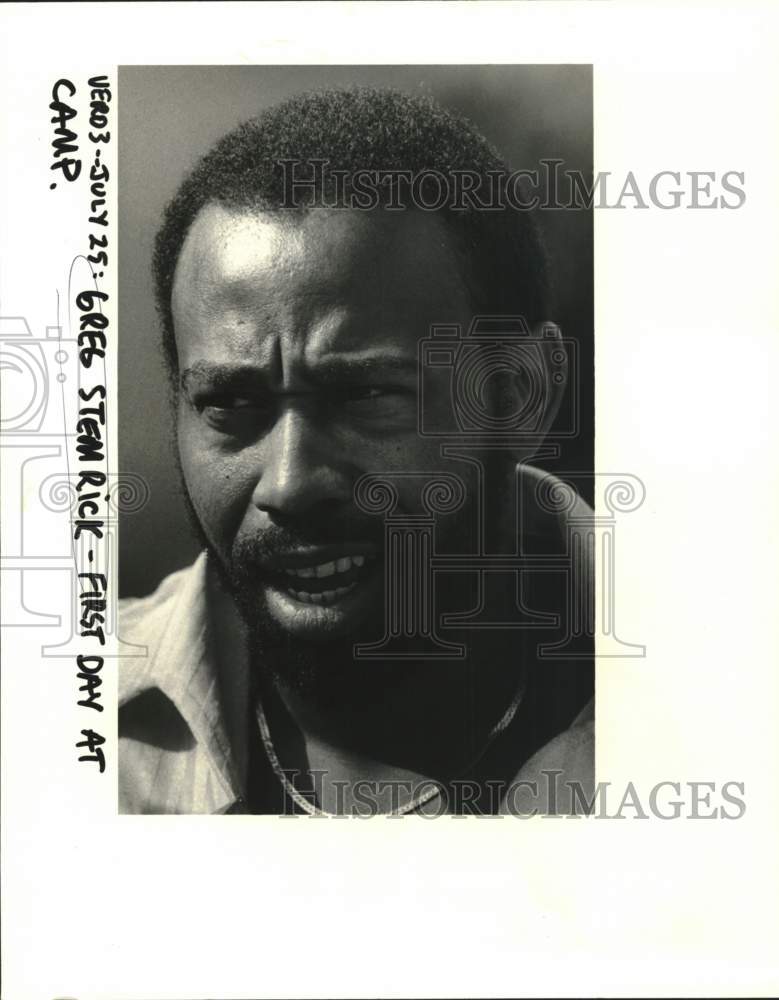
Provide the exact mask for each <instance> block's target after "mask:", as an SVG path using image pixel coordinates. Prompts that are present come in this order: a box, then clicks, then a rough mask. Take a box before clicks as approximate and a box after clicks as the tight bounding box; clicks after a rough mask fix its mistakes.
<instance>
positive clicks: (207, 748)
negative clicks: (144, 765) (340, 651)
mask: <svg viewBox="0 0 779 1000" xmlns="http://www.w3.org/2000/svg"><path fill="white" fill-rule="evenodd" d="M215 589H217V588H216V583H215V581H214V580H213V570H212V569H211V568H210V562H209V558H208V554H207V553H206V552H203V553H201V555H200V556H199V557H198V558H197V560H196V561H195V562H194V563H193V565H192V566H191V567H190V568H189V569H187V570H184V571H183V572H182V574H181V582H180V586H179V588H178V590H177V592H176V593H175V595H174V597H173V599H172V601H170V602H169V603H167V604H166V607H165V609H164V614H165V616H166V619H165V620H164V622H160V623H159V625H160V626H161V627H159V628H157V629H154V630H153V632H152V630H149V631H150V632H151V634H150V635H149V636H148V645H147V652H148V656H147V658H146V661H145V663H144V665H143V666H142V667H141V668H140V669H133V670H132V671H120V690H119V705H120V707H121V706H122V705H123V704H125V703H126V702H128V701H130V700H131V699H133V698H135V697H137V696H138V695H140V694H142V693H143V692H144V691H148V690H150V689H152V688H157V689H158V690H160V691H161V692H162V693H163V694H164V695H166V696H167V697H168V698H169V699H170V701H171V702H172V703H173V705H175V707H176V708H177V709H178V711H179V713H180V714H181V716H182V718H183V719H184V721H185V722H186V723H187V725H188V726H189V728H190V730H191V732H192V736H193V737H194V740H195V741H196V744H197V746H198V747H199V748H200V749H201V750H202V752H203V753H204V754H205V757H206V762H207V764H208V765H210V767H209V769H210V770H211V771H212V774H213V777H214V779H215V780H216V786H217V788H218V789H219V790H220V793H221V794H220V796H219V798H220V800H221V801H219V802H217V803H215V806H216V809H215V811H225V809H227V808H229V807H230V806H231V805H232V804H233V803H235V802H236V801H237V800H238V799H239V798H240V796H241V790H242V788H243V786H244V783H245V761H246V752H245V749H246V748H245V743H246V733H245V732H244V729H243V727H240V726H236V725H235V713H234V712H231V711H230V710H229V706H230V705H235V704H241V703H242V702H243V703H244V704H245V703H246V702H245V697H246V690H247V688H246V685H247V680H248V662H247V656H246V646H245V642H243V641H242V640H243V632H242V629H241V628H240V627H239V628H237V629H236V628H234V627H233V626H235V624H236V622H235V620H236V619H237V612H236V611H235V609H234V606H232V603H231V602H230V604H229V607H228V605H227V599H226V598H225V595H224V594H221V595H215V593H214V591H215ZM215 597H216V599H215ZM225 612H226V613H227V618H228V621H225ZM230 619H232V620H230ZM228 634H232V635H233V639H232V641H230V642H229V646H230V649H229V655H230V661H231V662H230V663H229V669H223V670H220V660H221V662H222V663H225V664H226V658H225V657H224V656H222V657H218V656H217V650H219V649H220V648H221V646H222V644H223V641H224V639H225V636H226V635H228ZM143 638H147V637H146V636H144V637H143ZM128 675H129V676H128ZM226 709H227V711H226ZM231 723H232V725H231Z"/></svg>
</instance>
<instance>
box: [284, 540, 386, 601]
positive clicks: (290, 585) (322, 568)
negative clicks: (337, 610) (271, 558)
mask: <svg viewBox="0 0 779 1000" xmlns="http://www.w3.org/2000/svg"><path fill="white" fill-rule="evenodd" d="M377 562H378V558H377V556H376V555H375V554H369V553H365V554H361V555H344V556H340V557H338V558H337V559H331V560H329V561H327V562H321V563H312V564H311V565H310V566H301V565H297V566H286V567H283V568H280V569H278V570H276V572H275V573H274V576H273V582H274V584H275V586H276V587H277V588H278V589H280V590H283V591H284V592H285V593H286V594H288V595H289V596H290V597H292V598H293V599H294V600H296V601H298V602H299V603H301V604H316V605H319V606H321V607H330V606H332V605H334V604H337V603H338V602H339V601H341V600H342V599H343V598H345V597H346V596H347V595H349V594H351V593H352V591H354V590H356V589H357V588H358V587H359V585H360V583H361V582H363V581H364V580H366V579H367V578H368V577H369V576H371V574H372V572H373V570H374V569H375V567H376V564H377Z"/></svg>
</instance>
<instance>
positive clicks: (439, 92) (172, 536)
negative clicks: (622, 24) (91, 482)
mask: <svg viewBox="0 0 779 1000" xmlns="http://www.w3.org/2000/svg"><path fill="white" fill-rule="evenodd" d="M351 84H370V85H376V86H391V87H395V88H397V89H399V90H403V91H407V92H410V93H416V94H423V95H424V94H427V95H430V96H432V97H434V98H435V99H436V100H437V101H438V102H439V103H440V104H442V105H443V106H444V107H445V108H449V109H451V110H453V111H455V112H459V113H460V114H463V115H465V116H466V117H468V118H470V119H471V120H472V121H473V122H474V124H475V125H476V127H477V128H478V129H479V131H481V132H482V134H483V135H485V137H486V138H487V139H488V140H490V141H491V142H492V143H493V144H494V145H495V146H496V147H497V149H498V151H499V152H500V153H501V155H502V156H503V158H504V159H505V160H506V161H507V163H508V164H509V165H510V166H511V167H512V168H513V169H529V170H532V169H536V168H538V166H539V161H540V160H541V159H561V160H563V161H564V163H563V169H567V170H578V171H581V172H582V173H584V174H585V175H589V174H590V173H591V170H592V73H591V68H590V67H589V66H434V67H428V66H401V67H382V66H376V67H369V66H367V67H353V66H348V67H341V66H333V67H324V66H310V67H308V66H289V67H279V66H267V67H265V66H255V67H200V66H198V67H123V68H122V69H121V70H120V75H119V164H120V175H119V217H120V230H119V271H120V282H119V427H120V467H121V470H122V472H123V473H125V474H135V475H139V476H142V477H143V479H144V480H145V481H146V483H147V484H148V489H149V496H148V501H147V502H146V503H145V505H144V506H143V507H142V508H140V509H139V510H138V511H137V512H136V513H134V514H126V515H125V516H124V518H123V521H122V525H121V535H120V594H121V596H134V595H141V594H146V593H148V592H150V591H151V590H152V589H153V588H154V587H155V586H156V584H157V583H158V582H159V581H160V580H161V579H162V578H163V577H164V576H165V575H166V574H167V573H169V572H171V571H173V570H175V569H178V568H179V567H181V566H184V565H186V564H188V563H189V562H191V561H192V559H193V558H194V556H195V555H196V553H197V551H198V543H197V541H196V540H195V539H194V537H193V536H192V535H191V533H190V531H189V528H188V522H187V518H186V514H185V508H184V503H183V500H182V498H181V486H180V482H179V478H178V473H177V471H176V464H175V457H174V438H173V428H172V423H171V421H170V416H169V410H168V403H167V383H166V375H165V371H164V367H163V364H162V354H161V351H160V347H159V345H160V332H159V323H158V320H157V316H156V314H155V310H154V296H153V290H152V280H151V272H150V266H149V262H150V259H151V248H152V241H153V238H154V234H155V232H156V230H157V228H158V226H159V223H160V219H161V214H162V210H163V207H164V205H165V204H166V203H167V201H168V200H169V199H170V197H171V196H172V194H173V193H174V191H175V189H176V188H177V186H178V184H179V183H180V181H181V178H182V176H183V175H184V173H185V172H187V171H188V170H189V169H190V168H191V167H192V166H193V164H194V162H195V161H196V159H197V158H198V157H199V156H200V155H201V154H202V152H203V150H204V149H206V148H208V147H209V146H210V145H211V144H212V143H213V142H214V141H215V140H216V139H218V138H219V137H220V136H221V135H223V134H224V133H225V132H227V131H228V130H229V129H231V128H232V127H233V126H235V125H236V124H238V123H239V122H240V121H243V120H245V119H246V118H248V117H252V116H254V115H256V114H258V113H259V112H260V111H262V110H263V109H264V108H265V107H267V106H268V105H271V104H275V103H277V102H278V101H279V100H281V99H283V98H284V97H287V96H289V95H292V94H294V93H298V92H302V91H306V90H310V89H313V88H317V87H332V86H348V85H351ZM541 222H542V227H543V232H544V236H545V238H546V242H547V249H548V253H549V257H550V270H551V274H552V278H553V282H554V293H555V295H554V297H555V301H556V308H555V314H554V316H552V317H550V318H551V319H554V320H555V321H556V322H557V323H558V324H559V325H560V326H561V328H562V331H563V335H564V336H565V337H571V338H573V339H575V340H576V341H577V342H578V345H579V358H578V372H572V377H573V378H574V379H576V382H577V391H578V394H579V407H580V416H579V434H578V435H577V436H576V437H575V438H573V439H571V440H569V441H567V442H564V443H563V445H562V454H561V457H560V459H559V460H555V461H554V463H549V464H548V468H549V470H550V471H552V472H555V473H556V474H558V475H559V474H561V473H562V474H563V475H564V474H565V473H566V472H578V473H587V472H590V471H591V470H592V466H593V380H592V364H593V348H592V341H593V291H592V289H593V275H592V213H591V212H590V211H584V210H577V211H559V210H558V211H546V212H543V213H541ZM539 464H543V463H539ZM577 488H578V489H579V490H580V491H582V482H581V480H580V479H578V478H577ZM583 492H584V493H585V499H588V500H589V499H591V498H590V497H589V496H587V491H586V490H584V491H583Z"/></svg>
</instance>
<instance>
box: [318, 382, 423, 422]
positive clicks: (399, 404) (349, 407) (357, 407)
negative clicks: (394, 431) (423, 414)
mask: <svg viewBox="0 0 779 1000" xmlns="http://www.w3.org/2000/svg"><path fill="white" fill-rule="evenodd" d="M333 403H334V404H335V405H336V406H337V407H338V408H340V409H341V410H342V411H343V412H344V413H346V414H350V415H352V416H354V417H356V418H358V419H364V420H387V419H393V418H397V417H401V416H403V415H404V414H405V413H406V411H407V410H409V408H413V407H414V405H415V403H416V394H415V393H413V392H410V391H408V390H406V389H403V388H400V387H399V386H355V387H353V388H352V387H350V388H348V389H344V390H342V391H341V392H339V393H337V396H336V398H335V399H334V400H333Z"/></svg>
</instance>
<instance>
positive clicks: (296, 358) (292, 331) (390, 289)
mask: <svg viewBox="0 0 779 1000" xmlns="http://www.w3.org/2000/svg"><path fill="white" fill-rule="evenodd" d="M172 305H173V318H174V326H175V334H176V344H177V349H178V360H179V371H180V373H181V374H180V386H181V389H180V394H179V404H178V441H179V451H180V457H181V465H182V469H183V473H184V478H185V481H186V486H187V490H188V492H189V496H190V499H191V502H192V505H193V507H194V509H195V512H196V514H197V517H198V519H199V521H200V523H201V526H202V528H203V531H204V532H205V535H206V537H207V538H208V541H209V543H210V545H211V547H212V548H213V550H214V551H215V552H216V554H217V555H218V557H219V559H220V561H221V563H222V565H223V567H224V568H225V571H226V573H227V576H228V578H229V579H230V580H231V581H232V583H233V586H234V589H235V590H236V591H237V592H239V595H240V597H241V599H242V600H241V603H242V606H243V608H244V612H245V613H246V614H247V615H248V616H249V618H250V620H252V619H253V618H254V617H255V616H256V620H257V621H258V622H265V623H267V624H268V626H269V627H274V628H275V630H276V631H277V632H281V633H282V634H284V635H287V636H288V637H290V638H292V639H300V640H306V641H311V640H313V641H315V642H318V641H320V640H323V639H328V638H335V637H353V636H356V635H357V634H359V631H360V629H361V628H363V627H364V626H365V625H366V623H367V622H374V621H376V622H380V621H381V620H382V614H381V612H382V602H383V572H382V543H383V525H382V523H381V518H380V517H370V516H368V515H366V514H364V513H363V512H361V511H360V510H359V509H358V508H357V507H356V505H355V502H354V499H353V488H354V484H355V481H356V480H357V479H358V478H359V477H360V476H361V475H362V474H363V473H366V472H393V471H395V472H402V471H414V472H433V471H435V470H437V469H443V468H447V469H448V470H449V471H452V470H451V464H450V463H448V462H445V461H444V460H442V459H441V457H440V455H439V445H438V444H437V443H435V442H430V441H428V440H426V439H424V438H421V437H420V436H419V435H418V433H417V345H418V341H419V340H420V338H422V337H425V336H427V335H428V334H429V330H430V325H431V323H461V324H463V325H464V327H467V324H468V323H469V321H470V318H471V317H470V314H469V311H468V305H467V301H466V297H465V292H464V290H463V286H462V282H461V279H460V272H459V269H458V265H457V262H456V259H455V256H454V253H453V251H452V250H451V248H450V246H449V243H448V240H447V236H446V231H445V230H444V228H443V224H442V222H441V221H440V220H439V219H437V218H436V217H434V216H430V215H426V214H424V213H421V212H399V213H388V212H376V213H364V212H357V211H349V212H347V211H325V210H315V211H312V212H310V213H308V214H307V215H305V216H299V215H294V216H292V215H285V214H284V213H255V212H250V211H243V210H228V209H226V208H222V207H220V206H216V205H211V206H207V207H206V208H205V209H203V211H201V213H200V214H199V216H198V217H197V219H196V220H195V222H194V224H193V226H192V228H191V230H190V232H189V234H188V236H187V239H186V241H185V244H184V247H183V249H182V252H181V255H180V258H179V261H178V265H177V269H176V275H175V282H174V289H173V300H172ZM433 405H434V406H435V405H440V406H442V407H445V406H451V402H450V401H449V400H446V399H441V400H439V401H433ZM398 482H402V480H399V481H398ZM399 492H400V503H399V507H400V509H403V510H406V511H408V512H411V511H417V510H418V509H419V483H418V481H417V482H414V481H410V482H409V485H408V487H407V488H405V489H404V488H403V487H402V486H401V488H400V490H399ZM442 527H443V528H444V529H445V527H446V526H445V525H442ZM379 636H380V633H376V632H374V634H373V636H372V638H379Z"/></svg>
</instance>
